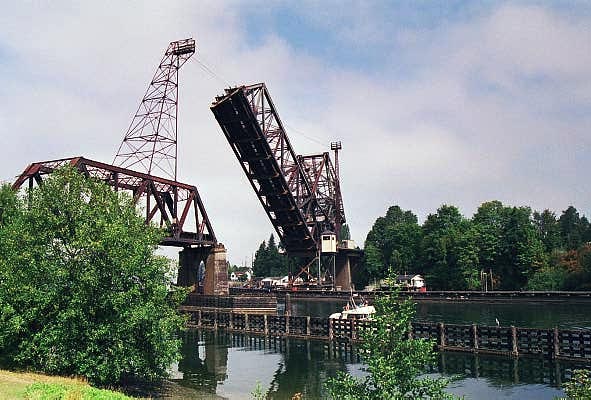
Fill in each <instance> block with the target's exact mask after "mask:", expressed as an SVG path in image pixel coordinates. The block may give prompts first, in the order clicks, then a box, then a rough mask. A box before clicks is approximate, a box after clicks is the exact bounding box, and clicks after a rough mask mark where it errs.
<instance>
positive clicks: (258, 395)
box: [250, 381, 267, 400]
mask: <svg viewBox="0 0 591 400" xmlns="http://www.w3.org/2000/svg"><path fill="white" fill-rule="evenodd" d="M250 397H251V398H252V400H265V399H266V398H267V392H266V391H265V390H264V389H263V385H261V382H259V381H257V383H256V385H255V387H254V389H253V390H252V392H250Z"/></svg>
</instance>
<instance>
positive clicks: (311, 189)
mask: <svg viewBox="0 0 591 400" xmlns="http://www.w3.org/2000/svg"><path fill="white" fill-rule="evenodd" d="M211 110H212V112H213V114H214V115H215V118H216V119H217V121H218V123H219V125H220V127H221V128H222V131H223V132H224V135H225V136H226V139H227V140H228V143H229V144H230V147H231V148H232V150H233V152H234V154H235V155H236V157H237V159H238V161H239V162H240V165H241V167H242V169H243V170H244V172H245V174H246V176H247V178H248V179H249V181H250V183H251V186H252V187H253V189H254V191H255V193H256V194H257V196H258V198H259V200H260V202H261V204H262V205H263V208H264V209H265V212H266V213H267V215H268V217H269V219H270V220H271V223H272V224H273V226H274V227H275V230H276V231H277V234H278V235H279V239H280V240H281V242H282V244H283V246H284V247H285V249H286V250H287V252H288V253H289V254H292V255H302V256H313V255H315V254H317V253H318V250H319V246H320V235H321V234H322V232H324V231H326V230H330V231H333V232H335V233H336V234H337V235H339V233H340V232H339V231H340V226H341V224H342V223H344V222H345V214H344V208H343V205H342V202H341V200H340V189H339V184H338V176H337V173H336V172H335V168H334V167H333V165H332V162H331V161H330V157H329V155H328V153H324V154H321V155H319V156H297V155H296V153H295V151H294V149H293V147H292V145H291V143H290V141H289V138H288V136H287V133H286V131H285V128H284V126H283V124H282V122H281V119H280V118H279V115H278V113H277V110H276V108H275V105H274V104H273V101H272V100H271V97H270V95H269V92H268V91H267V88H266V86H265V84H263V83H259V84H256V85H250V86H241V87H238V88H233V89H227V90H226V93H225V95H223V96H219V97H217V98H216V99H215V102H214V103H213V105H212V106H211Z"/></svg>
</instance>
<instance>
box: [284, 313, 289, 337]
mask: <svg viewBox="0 0 591 400" xmlns="http://www.w3.org/2000/svg"><path fill="white" fill-rule="evenodd" d="M285 336H289V314H287V315H286V316H285Z"/></svg>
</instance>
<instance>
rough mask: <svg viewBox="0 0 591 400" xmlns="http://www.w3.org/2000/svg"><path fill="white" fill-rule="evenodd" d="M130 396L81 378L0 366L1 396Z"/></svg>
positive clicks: (5, 399)
mask: <svg viewBox="0 0 591 400" xmlns="http://www.w3.org/2000/svg"><path fill="white" fill-rule="evenodd" d="M46 398H51V399H82V398H84V399H88V400H92V399H100V400H131V399H132V397H128V396H126V395H124V394H122V393H118V392H113V391H111V390H103V389H96V388H93V387H92V386H90V385H89V384H88V383H87V382H86V381H84V380H81V379H73V378H64V377H60V376H48V375H43V374H35V373H30V372H12V371H5V370H0V400H9V399H10V400H19V399H46Z"/></svg>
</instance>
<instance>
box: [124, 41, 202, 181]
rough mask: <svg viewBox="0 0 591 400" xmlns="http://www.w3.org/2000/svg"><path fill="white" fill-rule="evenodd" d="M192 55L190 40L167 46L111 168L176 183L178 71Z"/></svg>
mask: <svg viewBox="0 0 591 400" xmlns="http://www.w3.org/2000/svg"><path fill="white" fill-rule="evenodd" d="M194 53H195V40H193V39H184V40H179V41H175V42H171V43H170V44H169V46H168V48H167V49H166V51H165V52H164V57H163V58H162V61H161V62H160V64H159V65H158V68H157V69H156V73H155V74H154V77H153V78H152V80H151V81H150V84H149V85H148V90H147V91H146V94H145V95H144V97H143V99H142V101H141V103H140V105H139V107H138V110H137V112H136V113H135V116H134V117H133V120H132V121H131V124H130V125H129V128H128V129H127V133H126V134H125V137H124V138H123V142H122V143H121V145H120V146H119V150H118V151H117V155H116V156H115V159H114V161H113V164H114V165H119V166H121V167H124V168H133V169H134V170H140V171H142V172H145V173H147V174H148V175H159V176H165V177H167V178H169V179H172V180H174V181H176V177H177V128H178V126H177V113H178V87H179V85H178V82H179V81H178V71H179V69H180V68H181V67H182V66H183V65H184V64H185V63H186V62H187V61H188V60H189V58H191V56H192V55H193V54H194Z"/></svg>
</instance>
